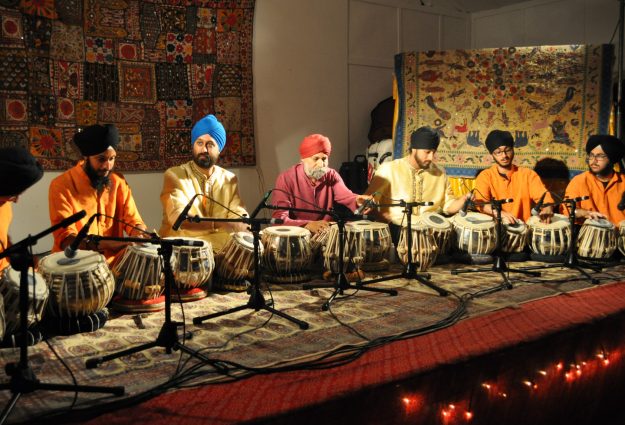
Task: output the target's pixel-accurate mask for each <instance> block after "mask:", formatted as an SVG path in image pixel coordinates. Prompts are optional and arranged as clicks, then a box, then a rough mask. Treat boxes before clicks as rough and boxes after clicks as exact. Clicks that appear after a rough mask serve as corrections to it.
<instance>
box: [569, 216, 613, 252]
mask: <svg viewBox="0 0 625 425" xmlns="http://www.w3.org/2000/svg"><path fill="white" fill-rule="evenodd" d="M616 246H617V242H616V229H615V227H614V224H612V223H611V222H609V221H608V220H605V219H599V220H590V219H588V220H586V221H584V224H583V225H582V228H581V229H580V231H579V236H578V238H577V254H578V255H579V256H580V257H583V258H590V259H593V260H607V259H609V258H610V257H611V256H612V254H614V251H616Z"/></svg>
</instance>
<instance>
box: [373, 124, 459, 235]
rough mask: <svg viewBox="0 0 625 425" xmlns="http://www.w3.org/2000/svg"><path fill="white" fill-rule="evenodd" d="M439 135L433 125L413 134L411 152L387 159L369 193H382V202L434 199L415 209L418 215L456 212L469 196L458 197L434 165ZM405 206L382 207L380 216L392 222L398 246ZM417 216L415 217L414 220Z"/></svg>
mask: <svg viewBox="0 0 625 425" xmlns="http://www.w3.org/2000/svg"><path fill="white" fill-rule="evenodd" d="M439 143H440V136H439V135H438V133H437V132H436V131H434V130H433V129H431V128H430V127H420V128H419V129H417V130H415V131H414V132H413V133H412V135H411V136H410V152H409V153H408V154H407V155H406V156H404V157H403V158H400V159H396V160H394V161H390V162H388V161H387V162H384V163H382V165H380V167H378V169H377V170H376V171H375V174H374V175H373V177H372V178H371V183H369V188H368V189H367V191H366V193H367V194H369V195H375V196H379V199H381V200H382V201H381V203H382V204H388V203H390V202H391V201H392V200H398V199H403V200H404V201H406V202H432V203H433V205H431V206H420V207H416V208H414V209H413V214H414V215H415V216H418V215H420V214H422V213H424V212H428V211H432V212H439V213H440V212H443V213H445V214H455V213H456V212H458V211H459V210H460V208H462V205H463V204H464V201H465V199H466V196H463V197H460V198H456V197H455V196H454V193H453V191H452V188H451V184H450V182H449V179H448V178H447V174H446V173H445V170H444V169H442V168H440V167H438V166H437V165H436V164H434V162H433V161H434V155H435V154H436V150H437V149H438V145H439ZM403 210H404V209H403V208H402V207H380V209H379V219H380V220H381V221H385V222H387V223H389V228H390V231H391V236H392V238H393V242H394V243H395V245H396V246H397V244H398V242H399V234H400V231H401V227H402V225H403V226H405V225H406V220H405V217H404V212H403ZM416 219H417V218H416V217H414V218H413V219H412V221H413V222H415V220H416Z"/></svg>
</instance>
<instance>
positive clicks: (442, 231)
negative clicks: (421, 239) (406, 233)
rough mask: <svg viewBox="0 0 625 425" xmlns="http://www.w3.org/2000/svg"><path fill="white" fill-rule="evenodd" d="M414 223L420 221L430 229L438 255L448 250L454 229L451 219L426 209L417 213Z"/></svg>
mask: <svg viewBox="0 0 625 425" xmlns="http://www.w3.org/2000/svg"><path fill="white" fill-rule="evenodd" d="M416 223H420V224H422V225H424V226H425V227H427V228H428V229H430V231H431V233H432V236H434V242H435V243H436V247H437V248H438V255H445V254H447V253H448V252H449V249H450V248H451V242H452V235H453V229H454V228H453V225H452V224H451V221H449V220H448V219H446V218H445V217H443V216H442V215H440V214H437V213H435V212H431V211H428V212H424V213H423V214H421V215H419V216H418V217H417V220H416Z"/></svg>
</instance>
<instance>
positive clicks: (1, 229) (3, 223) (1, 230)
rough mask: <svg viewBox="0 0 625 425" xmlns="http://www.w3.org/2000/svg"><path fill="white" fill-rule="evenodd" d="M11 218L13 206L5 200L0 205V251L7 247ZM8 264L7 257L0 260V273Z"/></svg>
mask: <svg viewBox="0 0 625 425" xmlns="http://www.w3.org/2000/svg"><path fill="white" fill-rule="evenodd" d="M12 219H13V208H12V207H11V203H10V202H5V203H4V204H3V205H0V252H2V251H4V250H5V249H7V248H8V247H9V226H10V225H11V220H12ZM8 266H9V259H8V258H3V259H1V260H0V275H1V274H2V270H4V269H5V268H7V267H8Z"/></svg>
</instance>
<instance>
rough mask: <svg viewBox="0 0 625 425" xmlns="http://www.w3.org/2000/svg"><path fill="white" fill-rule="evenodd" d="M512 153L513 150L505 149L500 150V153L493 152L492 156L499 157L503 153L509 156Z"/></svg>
mask: <svg viewBox="0 0 625 425" xmlns="http://www.w3.org/2000/svg"><path fill="white" fill-rule="evenodd" d="M512 151H513V149H512V148H505V149H504V150H502V151H494V152H493V155H494V156H501V155H503V154H504V153H505V154H506V155H510V154H511V153H512Z"/></svg>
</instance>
